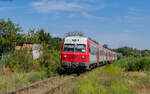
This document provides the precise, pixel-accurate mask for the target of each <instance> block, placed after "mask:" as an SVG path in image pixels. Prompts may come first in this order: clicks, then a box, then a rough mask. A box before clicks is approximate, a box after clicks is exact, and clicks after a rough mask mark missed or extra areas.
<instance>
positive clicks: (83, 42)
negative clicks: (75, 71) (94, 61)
mask: <svg viewBox="0 0 150 94" xmlns="http://www.w3.org/2000/svg"><path fill="white" fill-rule="evenodd" d="M87 49H88V45H87V38H84V37H79V36H72V37H66V38H65V39H64V42H63V47H62V53H61V64H62V67H64V68H77V67H80V68H87V67H88V62H89V55H88V50H87Z"/></svg>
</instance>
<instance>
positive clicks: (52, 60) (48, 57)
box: [39, 47, 60, 77]
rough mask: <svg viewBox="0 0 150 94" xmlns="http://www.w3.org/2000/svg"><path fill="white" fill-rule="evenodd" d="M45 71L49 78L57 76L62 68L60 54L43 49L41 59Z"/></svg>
mask: <svg viewBox="0 0 150 94" xmlns="http://www.w3.org/2000/svg"><path fill="white" fill-rule="evenodd" d="M39 62H40V65H41V68H42V70H43V71H46V75H47V77H51V76H52V75H53V76H54V75H57V74H58V70H59V68H60V52H59V51H56V50H48V49H47V48H46V47H45V48H44V49H43V54H42V55H41V56H40V58H39Z"/></svg>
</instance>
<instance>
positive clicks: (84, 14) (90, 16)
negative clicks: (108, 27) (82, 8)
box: [82, 12, 104, 20]
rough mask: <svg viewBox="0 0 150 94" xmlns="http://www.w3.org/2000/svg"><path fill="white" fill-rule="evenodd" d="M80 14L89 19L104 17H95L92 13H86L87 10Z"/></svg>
mask: <svg viewBox="0 0 150 94" xmlns="http://www.w3.org/2000/svg"><path fill="white" fill-rule="evenodd" d="M82 15H83V16H85V17H87V18H90V19H97V20H104V17H97V16H94V15H91V14H88V13H87V12H82Z"/></svg>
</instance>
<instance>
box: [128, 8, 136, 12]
mask: <svg viewBox="0 0 150 94" xmlns="http://www.w3.org/2000/svg"><path fill="white" fill-rule="evenodd" d="M128 10H129V11H138V9H136V8H128Z"/></svg>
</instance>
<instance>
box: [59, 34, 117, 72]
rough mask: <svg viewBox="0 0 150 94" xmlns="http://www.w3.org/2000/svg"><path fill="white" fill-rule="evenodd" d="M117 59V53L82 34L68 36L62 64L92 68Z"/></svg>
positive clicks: (64, 44)
mask: <svg viewBox="0 0 150 94" xmlns="http://www.w3.org/2000/svg"><path fill="white" fill-rule="evenodd" d="M115 60H117V53H115V52H113V51H110V50H108V49H106V48H103V47H102V46H100V45H98V44H96V43H94V42H92V41H90V40H89V39H88V38H85V37H81V36H70V37H66V38H65V39H64V42H63V47H62V53H61V65H62V67H64V68H67V69H68V68H69V69H76V68H83V69H91V68H92V67H96V66H99V65H102V64H105V63H110V62H113V61H115Z"/></svg>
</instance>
